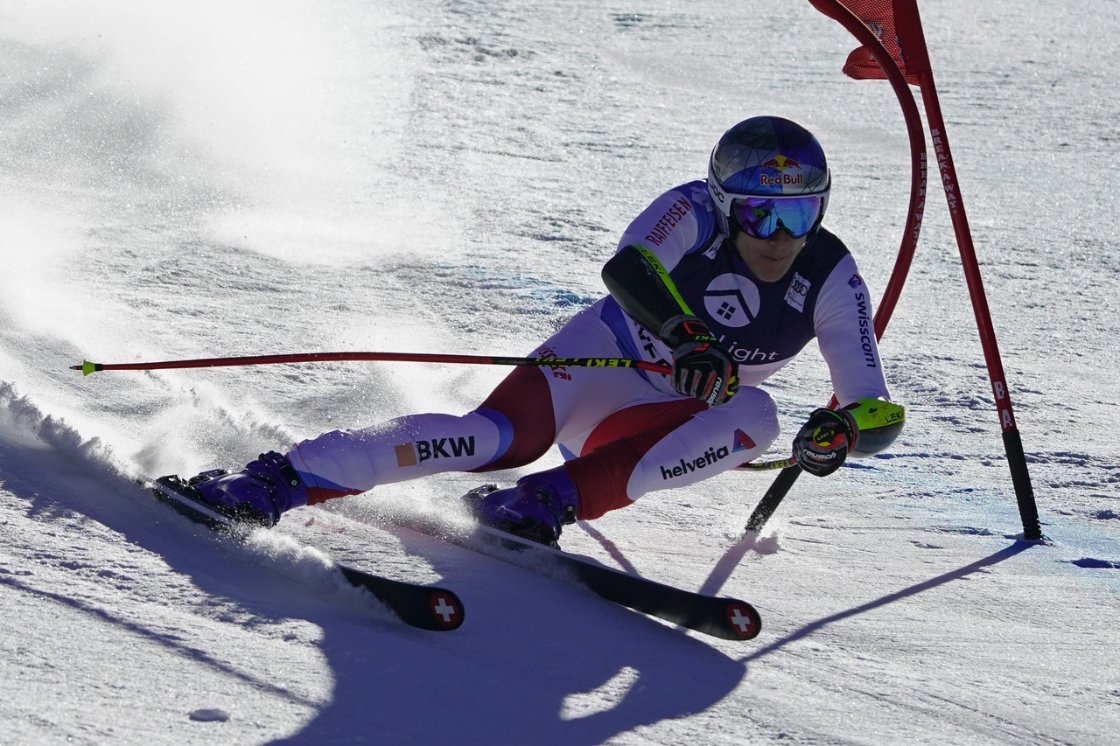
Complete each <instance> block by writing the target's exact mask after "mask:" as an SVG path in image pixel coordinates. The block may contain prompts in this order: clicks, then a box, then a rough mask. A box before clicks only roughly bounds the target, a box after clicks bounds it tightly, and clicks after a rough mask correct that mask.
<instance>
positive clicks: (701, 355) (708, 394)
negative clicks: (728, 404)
mask: <svg viewBox="0 0 1120 746" xmlns="http://www.w3.org/2000/svg"><path fill="white" fill-rule="evenodd" d="M666 327H667V328H666V329H664V330H663V334H662V337H663V338H664V339H665V340H666V341H667V342H668V343H669V344H670V345H671V346H672V348H673V388H675V389H676V390H677V391H679V392H680V393H682V394H684V395H685V396H692V397H695V398H697V399H702V400H703V401H705V402H707V403H708V404H709V405H710V406H716V405H717V404H723V403H724V402H725V401H727V400H728V399H730V398H731V397H732V396H734V394H735V391H736V389H738V387H739V380H738V377H737V373H738V371H739V366H738V365H737V364H736V363H735V361H734V360H732V359H731V355H729V354H728V352H727V350H725V349H724V348H723V345H721V344H720V343H719V340H718V339H716V338H715V336H713V335H712V333H711V332H710V331H709V330H708V327H707V326H706V325H705V324H704V322H703V321H701V320H700V319H698V318H695V317H689V316H679V317H677V318H676V319H673V320H671V321H670V322H669V323H668V324H666Z"/></svg>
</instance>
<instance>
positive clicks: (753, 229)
mask: <svg viewBox="0 0 1120 746" xmlns="http://www.w3.org/2000/svg"><path fill="white" fill-rule="evenodd" d="M822 203H823V200H822V198H821V195H819V194H811V195H806V196H804V197H740V198H739V199H736V200H734V201H732V203H731V214H732V215H733V216H734V217H735V220H736V221H737V222H738V223H739V227H740V228H742V229H743V231H744V232H745V233H746V234H747V235H749V236H754V237H755V238H770V236H772V235H774V233H775V232H776V231H777V230H778V229H779V228H782V229H785V231H786V232H787V233H789V234H790V235H791V236H793V237H794V238H801V237H802V236H804V235H805V234H807V233H808V232H809V231H810V230H812V228H813V225H814V224H815V223H816V222H817V218H819V217H820V215H821V204H822Z"/></svg>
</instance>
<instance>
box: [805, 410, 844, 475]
mask: <svg viewBox="0 0 1120 746" xmlns="http://www.w3.org/2000/svg"><path fill="white" fill-rule="evenodd" d="M855 441H856V423H855V420H853V419H852V416H851V415H850V414H848V413H847V412H845V411H844V410H839V411H835V410H832V409H817V410H814V411H813V413H812V414H811V415H809V420H808V421H807V422H806V423H805V425H804V426H802V428H801V431H800V432H799V433H797V437H796V438H794V439H793V457H794V458H795V459H796V460H797V465H798V466H800V467H801V468H802V469H804V470H805V471H807V472H809V473H810V474H812V475H813V476H817V477H827V476H828V475H829V474H831V473H832V472H834V471H836V470H837V469H839V468H840V465H841V464H843V463H844V459H845V458H847V456H848V451H849V450H851V448H852V447H853V446H854V445H855Z"/></svg>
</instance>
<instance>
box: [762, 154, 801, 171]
mask: <svg viewBox="0 0 1120 746" xmlns="http://www.w3.org/2000/svg"><path fill="white" fill-rule="evenodd" d="M760 165H761V166H762V168H772V169H775V170H777V171H788V170H789V169H791V168H801V164H800V163H798V162H797V161H795V160H793V159H792V158H787V157H786V156H784V155H776V156H774V157H773V158H771V159H769V160H767V161H763V162H762V163H761V164H760Z"/></svg>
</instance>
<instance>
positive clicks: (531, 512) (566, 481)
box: [466, 466, 579, 546]
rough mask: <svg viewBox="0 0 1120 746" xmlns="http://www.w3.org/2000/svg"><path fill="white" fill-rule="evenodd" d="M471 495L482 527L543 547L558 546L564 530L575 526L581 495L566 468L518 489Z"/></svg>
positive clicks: (525, 481)
mask: <svg viewBox="0 0 1120 746" xmlns="http://www.w3.org/2000/svg"><path fill="white" fill-rule="evenodd" d="M490 489H491V490H492V491H489V492H486V491H485V490H484V488H479V489H476V490H471V491H470V492H468V493H467V495H466V499H467V505H468V507H469V509H470V511H471V513H472V514H473V515H474V517H475V518H477V519H478V522H479V523H483V524H485V525H487V526H491V527H493V528H496V529H499V530H501V531H506V532H509V533H511V534H514V535H516V536H520V537H521V538H523V539H528V540H530V541H535V542H537V543H539V544H545V545H548V546H556V543H557V541H559V539H560V530H561V527H562V526H566V525H568V524H570V523H575V521H576V513H577V512H578V511H579V493H578V492H577V491H576V486H575V484H573V483H572V479H571V477H569V476H568V472H567V471H566V470H565V469H564V467H563V466H558V467H556V468H555V469H549V470H548V471H542V472H538V473H536V474H530V475H528V476H525V477H522V478H521V479H519V480H517V485H516V486H514V487H507V488H506V489H503V490H493V488H492V487H490Z"/></svg>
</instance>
